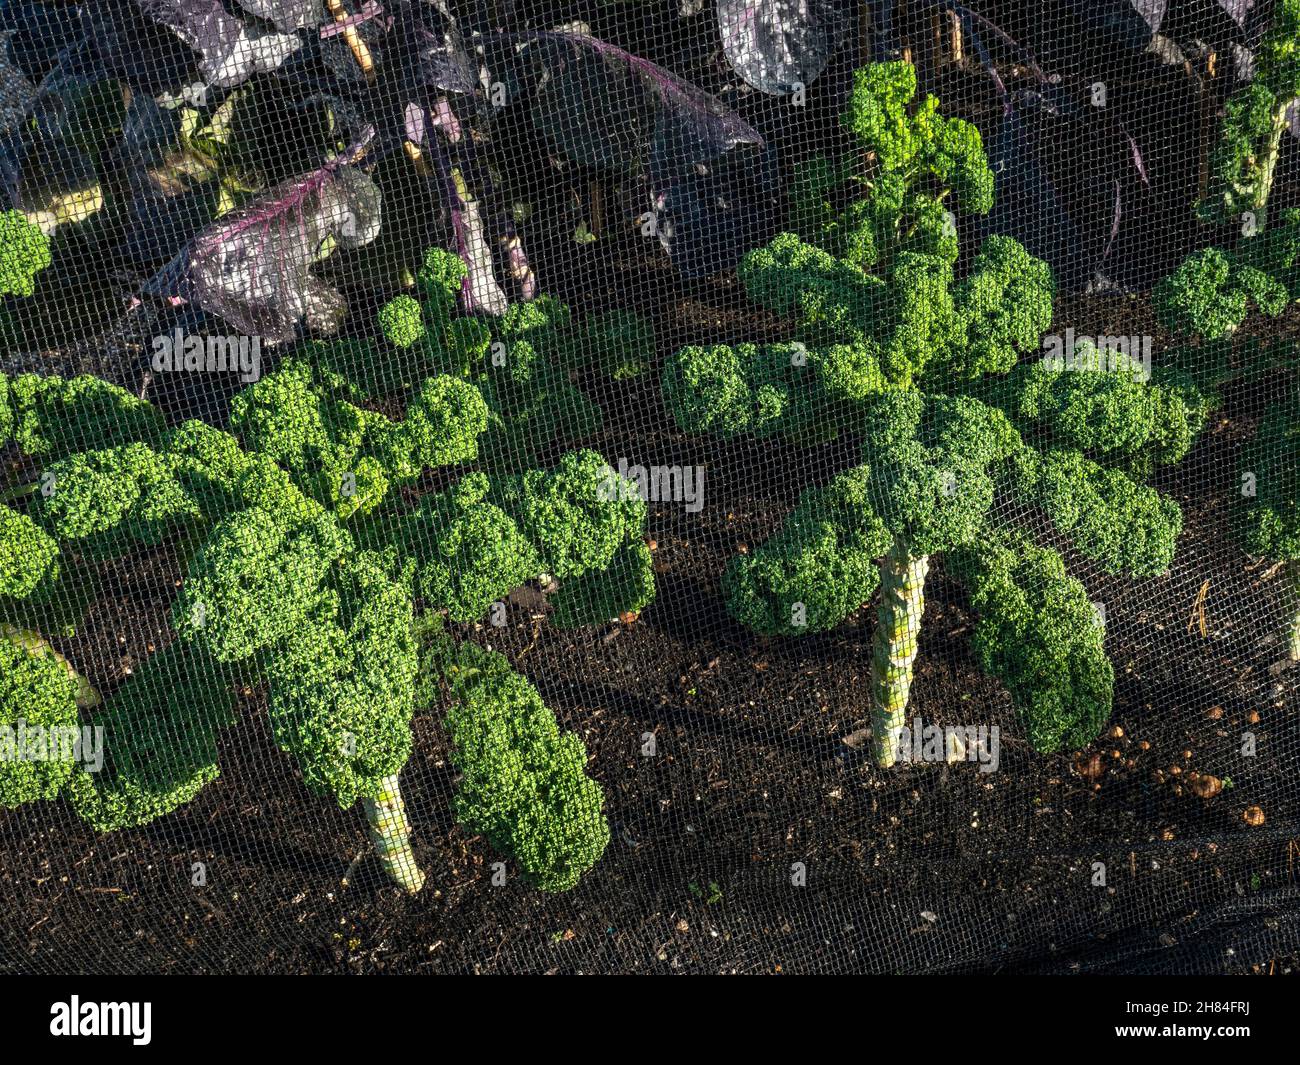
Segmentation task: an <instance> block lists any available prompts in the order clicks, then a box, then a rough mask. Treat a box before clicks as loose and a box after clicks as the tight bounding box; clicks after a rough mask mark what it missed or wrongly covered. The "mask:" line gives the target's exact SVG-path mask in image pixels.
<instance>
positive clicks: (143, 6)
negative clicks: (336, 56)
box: [135, 0, 302, 88]
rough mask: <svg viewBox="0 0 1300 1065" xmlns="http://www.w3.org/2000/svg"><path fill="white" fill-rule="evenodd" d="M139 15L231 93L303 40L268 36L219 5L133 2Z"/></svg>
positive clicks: (213, 1) (180, 0) (199, 0)
mask: <svg viewBox="0 0 1300 1065" xmlns="http://www.w3.org/2000/svg"><path fill="white" fill-rule="evenodd" d="M135 2H136V4H137V5H138V6H139V8H140V10H141V11H143V12H144V13H145V14H146V15H148V16H149V17H150V18H151V19H153V20H154V21H155V22H157V23H158V24H159V25H162V26H166V27H167V28H168V29H169V30H171V31H172V32H173V33H174V34H176V36H177V37H179V38H180V39H181V40H182V41H184V42H185V43H186V44H188V45H189V46H190V47H191V48H193V49H194V50H195V51H196V52H198V53H199V54H200V55H201V56H202V59H201V60H200V61H199V72H200V73H201V74H202V75H203V77H204V78H205V79H207V81H208V82H209V83H210V84H212V85H216V86H218V87H220V88H231V87H233V86H235V85H238V84H240V83H241V82H243V81H245V80H246V79H247V78H249V77H250V76H251V75H253V74H257V73H263V72H265V71H268V70H274V69H275V68H276V67H278V66H279V65H280V64H281V63H283V62H284V61H285V59H287V58H288V57H289V56H290V55H292V54H293V53H294V52H296V51H297V50H298V49H299V48H300V47H301V46H302V41H301V40H299V39H298V38H297V37H296V36H293V35H292V34H287V33H268V32H264V31H262V30H260V29H258V28H257V27H254V26H249V25H247V24H245V23H244V22H242V21H241V20H240V19H238V18H236V17H235V16H233V15H231V14H230V12H228V11H227V10H226V8H225V6H224V5H223V4H222V3H221V0H135Z"/></svg>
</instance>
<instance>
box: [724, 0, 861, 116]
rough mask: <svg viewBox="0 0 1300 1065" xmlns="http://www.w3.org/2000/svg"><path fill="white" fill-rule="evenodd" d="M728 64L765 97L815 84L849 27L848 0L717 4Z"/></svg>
mask: <svg viewBox="0 0 1300 1065" xmlns="http://www.w3.org/2000/svg"><path fill="white" fill-rule="evenodd" d="M717 9H718V29H719V31H720V32H721V34H722V49H723V51H724V52H725V53H726V56H727V61H728V62H729V63H730V64H731V66H732V69H733V70H735V71H736V73H737V74H739V75H740V76H741V77H742V78H744V79H745V81H746V82H747V83H748V84H750V85H752V86H753V87H754V88H755V89H758V90H760V91H761V92H766V93H772V94H774V95H778V96H783V95H785V94H786V93H791V92H794V91H795V89H796V88H798V87H800V86H807V85H811V84H812V83H813V82H814V81H815V80H816V79H817V77H818V75H819V74H821V72H822V71H823V70H825V69H826V64H827V63H828V62H829V61H830V58H831V55H832V54H834V52H835V49H836V48H838V47H839V45H840V42H841V41H842V40H843V39H844V35H845V33H846V32H847V31H848V28H849V17H850V12H851V11H852V8H851V7H850V6H849V5H846V4H845V3H843V2H842V0H717Z"/></svg>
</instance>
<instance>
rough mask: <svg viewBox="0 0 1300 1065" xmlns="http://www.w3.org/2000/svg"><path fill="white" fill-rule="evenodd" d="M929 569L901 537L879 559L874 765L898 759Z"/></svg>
mask: <svg viewBox="0 0 1300 1065" xmlns="http://www.w3.org/2000/svg"><path fill="white" fill-rule="evenodd" d="M929 570H930V560H929V558H927V557H926V556H924V555H921V556H914V555H913V554H912V553H911V552H910V551H909V550H908V547H907V544H906V542H905V541H904V540H903V539H902V538H901V537H898V538H896V539H895V540H894V545H893V547H891V548H890V549H889V553H888V554H886V555H885V557H884V559H883V561H882V562H881V564H880V606H879V608H878V609H877V612H876V631H875V635H874V637H873V650H872V656H871V741H872V747H873V749H874V751H875V757H876V765H878V766H880V767H881V768H882V769H888V768H889V767H890V766H892V765H893V764H894V763H895V762H897V761H898V755H899V732H900V731H901V730H902V728H903V725H904V723H905V721H906V715H907V701H908V695H909V693H910V692H911V689H912V672H913V666H914V664H915V662H916V652H917V647H918V642H919V639H920V633H921V615H922V613H923V612H924V611H925V578H926V574H927V573H928V572H929Z"/></svg>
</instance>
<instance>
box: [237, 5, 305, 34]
mask: <svg viewBox="0 0 1300 1065" xmlns="http://www.w3.org/2000/svg"><path fill="white" fill-rule="evenodd" d="M239 6H240V7H242V8H243V9H244V10H245V11H247V12H248V13H249V14H250V15H256V16H257V17H258V18H264V19H266V20H267V21H268V22H272V23H274V24H275V28H276V29H277V30H279V31H280V32H281V33H292V32H293V31H294V30H311V29H315V28H316V27H317V26H319V25H320V24H321V23H322V22H323V21H324V20H325V13H324V11H323V10H322V8H323V3H322V0H239Z"/></svg>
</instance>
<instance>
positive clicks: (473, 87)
mask: <svg viewBox="0 0 1300 1065" xmlns="http://www.w3.org/2000/svg"><path fill="white" fill-rule="evenodd" d="M434 18H436V19H437V22H438V23H439V25H438V26H437V28H436V29H435V28H432V27H431V26H430V25H429V22H430V21H432V20H433V19H434ZM415 33H416V38H417V40H418V42H419V76H420V80H421V82H422V83H423V84H424V85H426V86H428V87H429V88H432V89H437V90H438V91H439V92H449V93H459V94H468V93H472V92H476V91H477V90H478V89H479V88H480V86H479V83H478V65H477V63H475V61H474V58H473V57H472V56H471V54H470V51H469V49H468V48H467V47H466V45H465V40H464V37H463V36H462V34H461V32H460V27H459V26H457V25H456V22H455V20H454V19H452V18H451V16H450V15H447V14H445V13H443V12H436V11H435V12H431V13H430V14H429V15H428V16H427V17H426V20H425V23H424V24H422V25H420V26H419V28H418V29H417V30H416V31H415Z"/></svg>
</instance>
